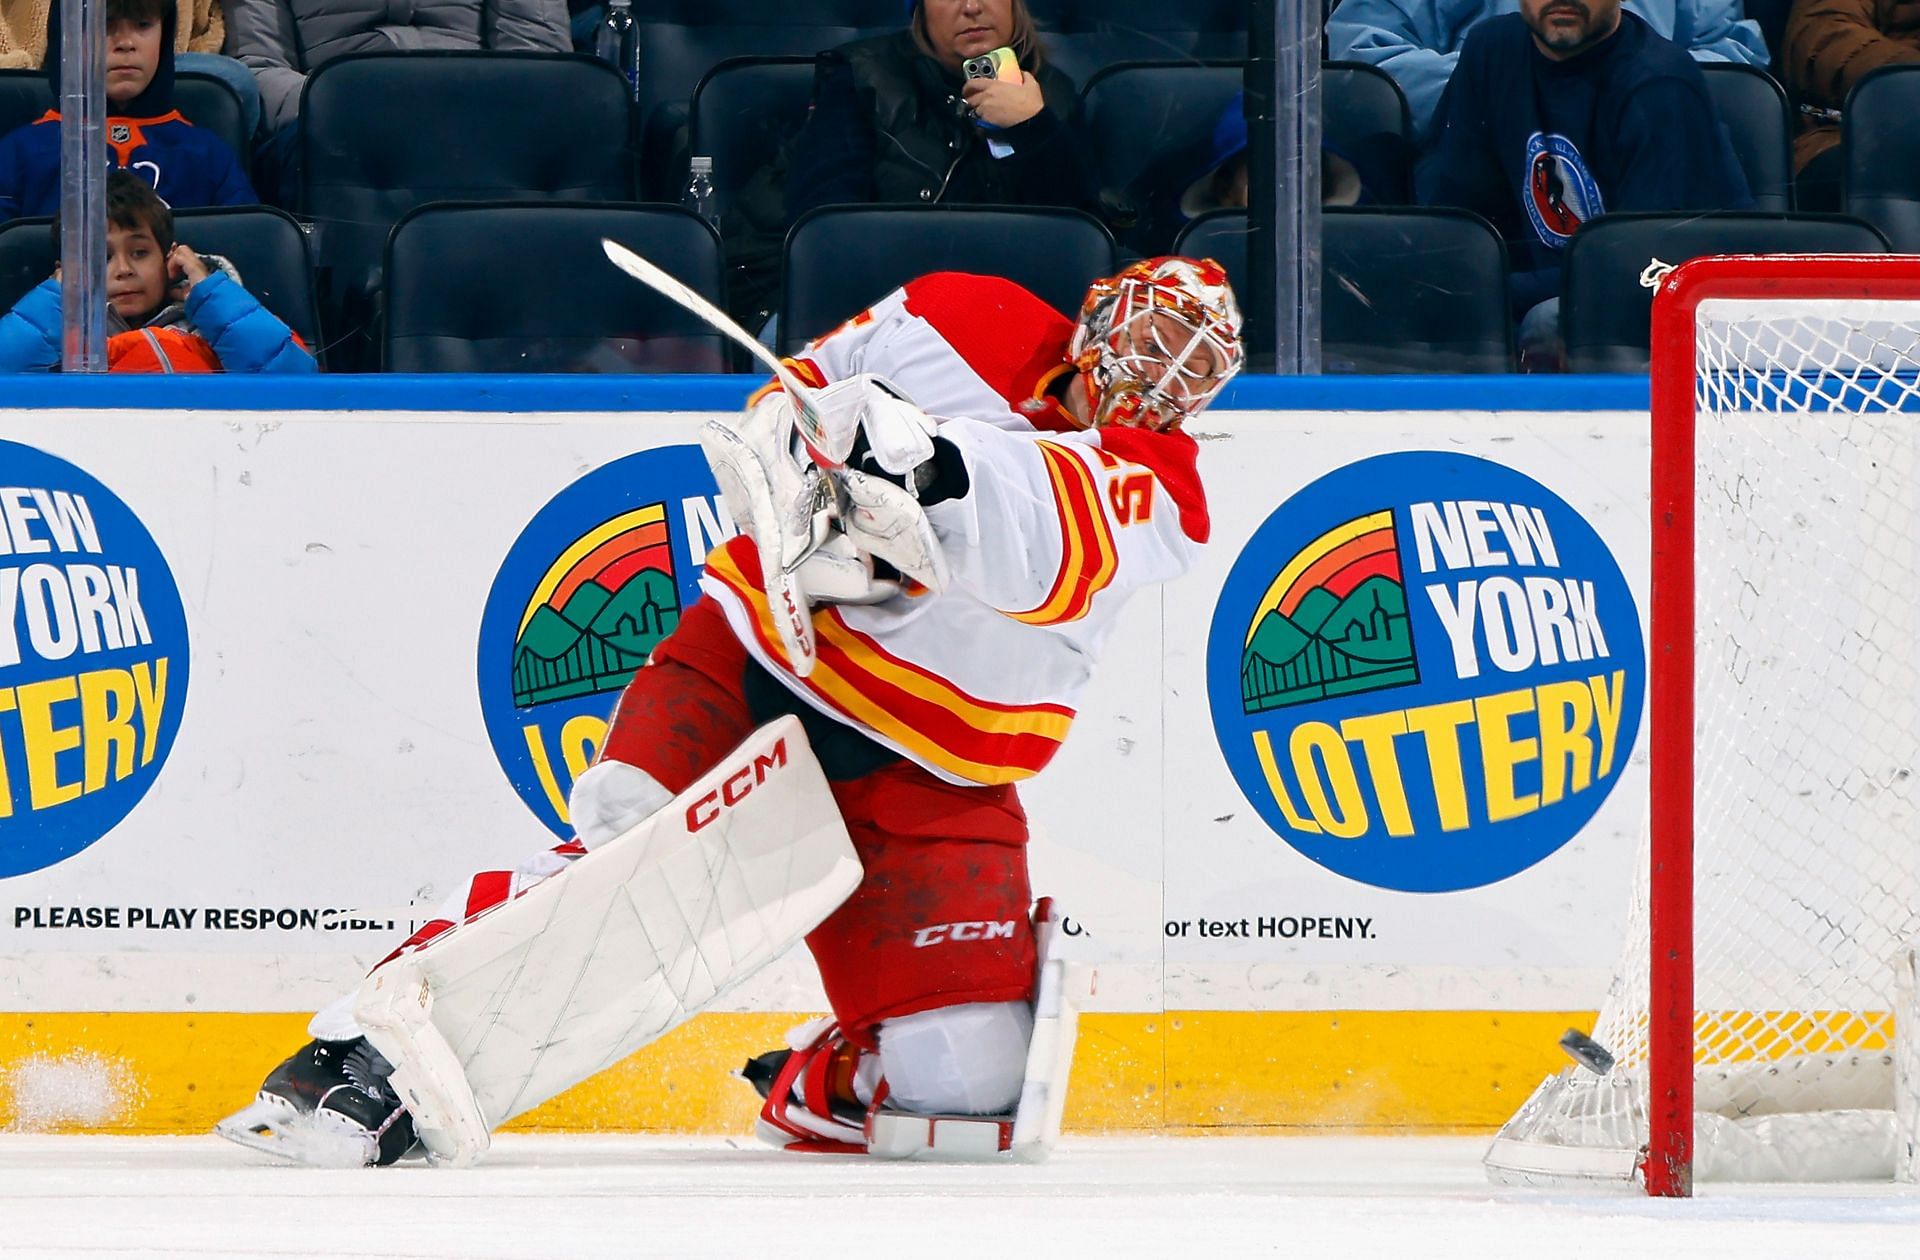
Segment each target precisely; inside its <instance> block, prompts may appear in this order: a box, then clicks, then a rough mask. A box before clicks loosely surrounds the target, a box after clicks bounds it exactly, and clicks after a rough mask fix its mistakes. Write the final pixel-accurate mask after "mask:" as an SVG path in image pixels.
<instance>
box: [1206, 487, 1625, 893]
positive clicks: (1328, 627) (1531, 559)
mask: <svg viewBox="0 0 1920 1260" xmlns="http://www.w3.org/2000/svg"><path fill="white" fill-rule="evenodd" d="M1207 672H1208V692H1209V701H1210V704H1211V707H1212V712H1213V718H1214V730H1215V735H1216V737H1217V738H1218V739H1219V741H1220V747H1221V751H1222V752H1223V753H1224V754H1225V756H1226V759H1227V762H1228V765H1229V766H1230V767H1231V769H1232V770H1233V773H1234V777H1235V779H1236V780H1237V781H1238V783H1239V784H1240V787H1241V789H1242V791H1243V792H1244V793H1245V794H1246V796H1247V798H1248V800H1249V801H1250V802H1251V803H1252V804H1253V805H1254V807H1255V808H1256V810H1258V812H1259V813H1260V816H1261V817H1262V818H1263V819H1264V820H1265V821H1266V822H1267V824H1268V825H1269V826H1270V827H1272V829H1273V830H1274V832H1275V833H1276V834H1278V835H1279V836H1280V837H1281V838H1282V839H1283V840H1285V841H1286V842H1287V843H1288V844H1289V845H1291V846H1293V847H1294V848H1295V849H1297V850H1298V851H1299V852H1301V853H1302V854H1303V855H1305V856H1306V857H1308V858H1310V859H1312V860H1313V861H1315V862H1317V863H1319V864H1320V865H1322V866H1324V867H1326V868H1328V869H1329V870H1333V871H1336V872H1338V873H1340V874H1342V875H1346V876H1349V877H1350V878H1353V879H1356V880H1359V881H1361V882H1363V883H1368V884H1372V885H1375V886H1377V887H1382V888H1394V889H1400V890H1404V891H1410V892H1440V891H1450V890H1454V889H1461V888H1472V887H1477V886H1479V885H1482V884H1488V883H1492V882H1495V881H1497V880H1500V879H1505V878H1507V877H1508V876H1510V875H1513V874H1515V873H1517V872H1519V871H1522V870H1525V869H1526V868H1528V867H1529V866H1532V865H1533V864H1534V863H1536V862H1539V861H1540V860H1542V859H1543V858H1545V857H1547V856H1548V855H1550V854H1552V853H1553V852H1555V851H1556V850H1558V849H1559V848H1560V847H1561V846H1562V845H1564V844H1566V842H1567V841H1569V840H1571V839H1572V838H1573V836H1574V835H1575V834H1576V833H1577V832H1578V831H1579V830H1580V828H1581V827H1582V826H1583V825H1585V823H1586V822H1587V821H1588V820H1589V819H1591V818H1592V816H1593V814H1594V811H1595V810H1596V809H1598V808H1599V805H1600V802H1601V801H1602V800H1604V799H1605V797H1606V795H1607V793H1608V792H1609V791H1610V790H1611V789H1612V787H1613V785H1614V783H1615V782H1616V781H1617V780H1618V778H1619V775H1620V771H1621V768H1622V767H1623V765H1624V764H1625V762H1626V758H1627V755H1628V753H1629V752H1630V751H1631V749H1632V747H1633V741H1634V738H1635V735H1636V733H1637V731H1638V729H1639V722H1640V711H1641V703H1642V696H1643V693H1644V689H1645V672H1646V661H1645V652H1644V648H1643V646H1642V642H1641V636H1640V622H1639V614H1638V611H1637V610H1636V608H1635V606H1634V603H1633V597H1632V594H1631V592H1630V591H1629V590H1628V589H1627V584H1626V580H1625V578H1624V577H1623V576H1622V575H1621V573H1620V569H1619V566H1618V564H1617V563H1615V561H1614V559H1613V556H1612V554H1611V553H1610V552H1609V551H1608V550H1607V548H1606V546H1605V544H1604V543H1602V542H1601V540H1600V538H1599V536H1598V535H1597V534H1596V533H1595V532H1594V530H1593V528H1592V526H1590V525H1589V524H1588V523H1587V522H1586V521H1585V520H1584V519H1583V518H1581V516H1580V515H1579V514H1578V513H1576V512H1575V511H1573V509H1572V508H1570V507H1568V506H1567V505H1566V504H1565V503H1564V502H1562V501H1561V500H1560V499H1559V497H1558V496H1556V495H1554V494H1553V493H1552V492H1551V491H1549V490H1548V489H1546V487H1544V486H1542V485H1540V484H1539V483H1538V482H1535V481H1533V480H1532V479H1531V478H1528V477H1526V476H1524V475H1522V474H1520V473H1518V472H1515V471H1514V470H1512V469H1510V468H1506V467H1504V466H1502V465H1499V464H1495V463H1492V462H1490V461H1487V460H1482V459H1476V458H1473V457H1471V456H1465V455H1457V454H1451V453H1442V452H1406V453H1399V454H1393V455H1384V456H1380V457H1378V458H1375V459H1369V460H1364V461H1362V462H1360V463H1357V464H1353V465H1350V466H1348V467H1346V468H1343V469H1340V470H1338V471H1336V472H1334V473H1331V474H1329V475H1328V476H1326V477H1323V478H1321V479H1320V480H1319V481H1317V482H1315V483H1313V484H1312V485H1311V486H1309V487H1307V488H1306V489H1305V490H1303V491H1301V492H1300V493H1299V494H1298V495H1296V496H1294V497H1293V498H1292V499H1290V500H1289V501H1288V502H1287V503H1285V504H1283V505H1282V506H1281V507H1280V509H1279V510H1278V511H1276V512H1275V513H1274V514H1273V515H1272V516H1271V517H1270V518H1269V519H1268V520H1267V522H1266V523H1265V524H1264V525H1263V526H1262V527H1261V528H1260V529H1259V530H1258V531H1257V532H1256V533H1255V534H1254V536H1253V538H1252V539H1251V540H1250V541H1249V543H1248V544H1247V546H1246V548H1245V549H1244V550H1243V551H1242V552H1241V555H1240V557H1239V559H1238V561H1237V562H1236V563H1235V565H1234V568H1233V571H1232V573H1231V574H1230V575H1229V577H1228V580H1227V583H1226V586H1225V587H1224V588H1223V590H1222V594H1221V598H1220V603H1219V605H1218V607H1217V608H1216V609H1215V613H1214V620H1213V627H1212V631H1211V634H1210V639H1209V644H1208V657H1207Z"/></svg>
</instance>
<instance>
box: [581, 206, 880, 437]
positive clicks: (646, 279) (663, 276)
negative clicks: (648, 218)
mask: <svg viewBox="0 0 1920 1260" xmlns="http://www.w3.org/2000/svg"><path fill="white" fill-rule="evenodd" d="M600 248H601V249H603V250H605V251H606V255H607V259H608V260H609V261H610V262H612V263H613V265H614V266H616V267H618V268H620V270H622V271H624V272H626V273H627V274H628V275H630V276H632V277H633V278H634V279H635V280H638V281H639V282H640V283H641V284H644V285H646V286H647V287H648V288H650V289H652V290H653V291H654V292H655V293H658V294H659V295H660V296H662V297H664V298H668V299H670V300H671V301H674V302H677V303H679V304H680V305H681V306H683V307H685V308H686V309H687V310H688V311H691V312H692V313H693V314H695V315H698V316H699V317H700V318H701V319H704V320H705V321H707V323H709V324H711V325H712V326H713V328H714V330H715V331H716V332H719V333H721V334H723V335H725V336H726V337H728V338H730V339H731V340H732V341H733V342H734V343H735V344H736V345H739V346H740V347H741V348H743V349H744V350H746V351H747V353H749V354H751V355H752V356H753V357H754V358H756V359H758V360H760V362H761V363H763V364H764V365H766V367H767V369H768V370H769V371H771V372H772V373H773V375H774V377H775V379H777V380H778V381H779V382H780V385H781V388H783V389H785V390H786V391H787V397H788V398H790V399H792V400H793V423H794V427H795V428H796V429H798V430H799V432H800V440H801V441H802V442H804V443H806V447H807V454H808V455H810V456H812V457H813V462H814V463H816V464H818V465H820V467H822V468H826V469H831V470H836V471H837V470H839V469H841V468H845V467H846V464H847V455H848V453H849V451H850V449H851V447H850V445H849V444H850V442H851V440H852V437H853V434H852V433H851V432H848V433H845V434H842V435H835V434H833V433H832V432H831V431H830V430H829V429H828V428H827V425H826V422H825V421H824V420H822V419H821V416H820V410H819V408H818V407H816V406H815V405H814V401H813V390H812V389H810V388H808V386H807V385H805V384H804V383H803V382H802V381H801V380H800V378H799V377H797V376H795V375H794V374H793V369H792V368H790V367H788V366H787V365H786V364H785V363H784V362H782V361H781V359H780V356H778V355H776V354H775V353H774V352H773V351H771V350H769V349H767V348H766V347H765V346H763V345H761V344H760V343H759V341H757V340H755V338H754V336H753V334H752V333H750V332H748V331H747V330H746V329H744V328H742V327H740V325H738V324H736V323H734V322H733V320H732V319H731V318H729V317H728V315H727V313H726V312H725V311H723V310H721V309H720V308H719V307H717V306H715V305H714V304H713V303H711V302H709V301H707V299H705V298H703V297H701V296H700V295H699V294H698V293H695V292H694V291H693V290H692V289H690V288H688V287H687V286H686V285H684V284H682V283H680V281H678V280H676V279H674V278H673V277H672V276H670V275H668V274H667V273H666V272H664V271H662V270H661V269H660V268H659V267H658V266H656V265H654V264H653V263H651V262H648V261H647V260H646V259H644V258H642V257H641V256H640V255H638V254H636V253H634V252H633V251H632V250H630V249H628V248H627V247H626V246H625V245H622V244H621V243H620V242H619V241H616V240H612V239H611V238H608V237H601V238H600Z"/></svg>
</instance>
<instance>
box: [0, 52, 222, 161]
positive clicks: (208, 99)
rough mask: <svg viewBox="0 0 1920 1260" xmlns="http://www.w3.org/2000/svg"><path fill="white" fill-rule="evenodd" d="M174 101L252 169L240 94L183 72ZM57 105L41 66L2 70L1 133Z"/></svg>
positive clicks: (210, 78)
mask: <svg viewBox="0 0 1920 1260" xmlns="http://www.w3.org/2000/svg"><path fill="white" fill-rule="evenodd" d="M173 95H174V104H175V105H176V106H177V107H178V108H179V110H180V113H181V116H182V117H184V118H185V119H186V120H187V121H188V122H190V123H192V124H193V125H194V126H196V127H204V128H206V129H207V130H208V131H211V132H213V134H215V135H217V136H219V137H220V138H221V139H222V140H225V141H226V142H227V147H228V148H230V149H232V150H233V154H234V156H235V157H237V158H239V159H240V169H242V170H250V169H252V168H251V161H252V157H253V145H252V138H251V137H250V136H248V135H247V132H246V128H245V126H243V125H242V119H243V117H244V115H243V114H242V113H241V110H240V98H239V97H238V96H235V95H234V93H233V89H232V88H230V87H228V86H227V85H226V84H225V83H223V82H221V81H220V80H219V79H216V78H214V77H213V76H212V75H210V74H196V73H181V74H176V75H175V76H174V79H173ZM52 108H53V89H52V88H51V87H50V86H48V83H47V76H46V75H44V74H42V73H41V72H40V71H38V70H0V135H5V134H6V133H7V132H9V131H12V130H13V129H14V128H15V127H24V126H26V125H27V124H28V123H30V122H32V121H34V120H35V119H36V118H39V117H40V116H41V115H42V114H44V113H46V112H47V111H48V110H50V109H52Z"/></svg>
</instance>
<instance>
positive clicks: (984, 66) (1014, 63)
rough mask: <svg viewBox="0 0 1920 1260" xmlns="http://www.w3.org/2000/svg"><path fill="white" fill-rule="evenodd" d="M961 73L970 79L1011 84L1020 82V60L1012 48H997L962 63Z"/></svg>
mask: <svg viewBox="0 0 1920 1260" xmlns="http://www.w3.org/2000/svg"><path fill="white" fill-rule="evenodd" d="M960 68H961V71H962V72H963V73H964V74H965V75H966V76H967V77H968V78H969V79H1005V80H1007V82H1009V83H1018V82H1020V59H1019V58H1018V57H1016V56H1014V54H1013V49H1011V48H996V49H994V50H993V51H992V52H990V53H981V54H980V55H979V56H978V57H969V58H967V59H966V60H965V61H963V62H961V63H960Z"/></svg>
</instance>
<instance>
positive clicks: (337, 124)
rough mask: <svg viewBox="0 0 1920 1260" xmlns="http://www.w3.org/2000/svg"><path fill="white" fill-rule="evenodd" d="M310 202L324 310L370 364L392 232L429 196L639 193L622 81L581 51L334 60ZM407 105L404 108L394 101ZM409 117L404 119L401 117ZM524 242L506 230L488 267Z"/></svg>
mask: <svg viewBox="0 0 1920 1260" xmlns="http://www.w3.org/2000/svg"><path fill="white" fill-rule="evenodd" d="M301 102H302V103H301V110H300V112H301V127H300V204H301V208H302V211H303V213H304V214H305V215H306V217H308V218H309V219H310V220H312V222H313V224H314V226H315V230H316V233H317V244H318V250H317V253H316V261H317V263H318V266H319V271H320V284H321V303H322V314H323V316H324V318H325V319H326V321H327V326H328V329H329V331H330V332H332V333H333V334H334V335H335V337H336V340H341V339H342V336H343V334H344V335H347V336H352V337H354V338H355V339H356V340H355V341H354V342H352V343H351V344H349V343H347V342H345V341H344V340H342V341H341V344H342V348H343V349H344V350H347V354H346V355H344V356H343V357H344V358H346V359H347V361H348V365H349V366H350V367H352V368H356V369H358V368H362V367H365V366H368V364H367V360H368V359H369V358H371V354H370V353H369V351H370V348H371V343H370V342H369V341H367V340H366V339H367V338H368V337H369V336H370V324H371V321H372V318H373V313H372V306H373V295H374V291H375V289H376V288H377V284H378V272H379V266H380V260H381V254H382V251H383V250H384V248H385V246H386V239H387V232H388V230H389V229H390V228H392V226H393V224H394V223H395V222H397V221H398V220H399V219H400V217H401V216H402V215H404V214H405V213H406V212H407V211H409V210H411V209H413V208H414V207H416V206H420V205H425V204H426V203H428V202H432V201H450V200H464V201H483V200H484V201H494V200H514V201H619V202H628V201H632V200H633V199H634V159H633V146H632V134H633V133H632V104H631V101H630V100H629V98H628V96H627V90H626V82H625V80H624V79H622V78H621V76H620V74H619V72H618V71H616V70H615V69H614V68H613V67H612V66H610V65H608V64H606V63H605V62H602V61H596V60H595V59H593V58H591V57H585V56H580V55H578V54H575V53H500V52H410V53H361V54H352V55H348V56H344V57H337V58H335V59H334V60H332V61H329V62H327V63H326V64H325V65H322V66H321V67H320V68H319V69H318V70H316V71H314V72H313V73H312V74H310V75H308V76H307V82H306V87H305V88H304V89H303V90H302V93H301ZM397 110H398V111H400V112H399V113H396V111H397ZM401 118H404V125H399V124H398V122H397V120H398V119H401ZM517 246H518V242H508V241H504V240H498V241H495V242H493V243H492V247H491V248H490V249H489V250H488V251H486V253H484V254H482V255H480V256H478V257H476V258H474V259H472V260H471V261H470V262H469V264H468V265H469V266H472V267H476V268H479V269H482V270H485V269H486V268H488V267H491V266H493V265H494V264H496V263H497V262H498V261H499V259H498V255H499V254H500V253H501V252H502V251H504V250H506V249H508V248H513V247H517Z"/></svg>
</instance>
